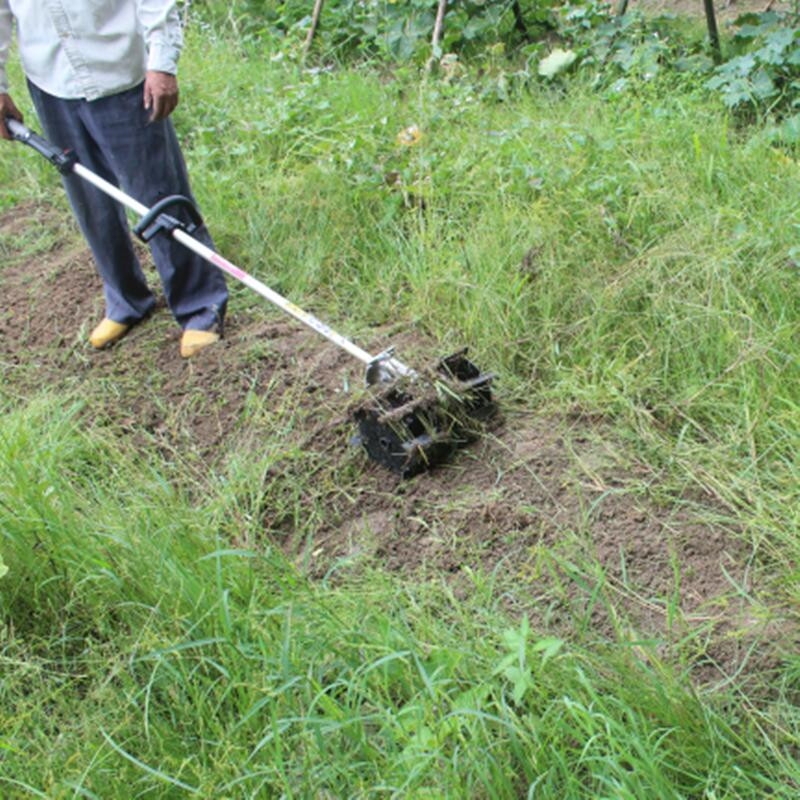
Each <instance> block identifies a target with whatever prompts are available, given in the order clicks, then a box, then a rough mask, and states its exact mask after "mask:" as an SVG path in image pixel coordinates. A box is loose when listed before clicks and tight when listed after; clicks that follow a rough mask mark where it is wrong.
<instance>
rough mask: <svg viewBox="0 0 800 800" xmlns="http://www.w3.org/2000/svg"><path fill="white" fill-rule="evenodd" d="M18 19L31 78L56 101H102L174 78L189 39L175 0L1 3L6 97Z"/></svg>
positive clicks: (0, 78) (0, 65) (0, 66)
mask: <svg viewBox="0 0 800 800" xmlns="http://www.w3.org/2000/svg"><path fill="white" fill-rule="evenodd" d="M15 20H16V29H17V45H18V49H19V55H20V59H21V61H22V67H23V69H24V71H25V74H26V75H27V77H28V78H29V79H30V80H31V81H32V82H33V83H34V84H35V85H36V86H38V87H39V88H40V89H42V90H43V91H45V92H47V93H48V94H51V95H54V96H55V97H63V98H70V99H78V98H83V99H86V100H96V99H97V98H99V97H106V96H107V95H112V94H117V93H118V92H122V91H125V90H126V89H130V88H131V87H133V86H136V85H137V84H138V83H140V82H141V81H142V80H143V79H144V74H145V70H159V71H161V72H169V73H170V74H172V75H174V74H176V72H177V67H178V57H179V55H180V50H181V46H182V44H183V39H182V35H181V27H180V19H179V17H178V12H177V9H176V5H175V0H0V93H2V92H8V77H7V75H6V69H5V64H6V59H7V58H8V51H9V47H10V44H11V37H12V30H13V25H14V21H15Z"/></svg>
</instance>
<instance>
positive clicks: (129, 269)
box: [0, 0, 228, 358]
mask: <svg viewBox="0 0 800 800" xmlns="http://www.w3.org/2000/svg"><path fill="white" fill-rule="evenodd" d="M14 23H16V30H17V45H18V49H19V54H20V59H21V61H22V66H23V70H24V72H25V74H26V77H27V82H28V89H29V91H30V95H31V98H32V100H33V104H34V107H35V109H36V113H37V115H38V117H39V120H40V122H41V125H42V127H43V128H44V132H45V135H46V136H47V138H48V139H50V141H52V142H53V143H54V144H56V145H57V146H59V147H62V148H65V149H66V148H69V149H70V150H72V151H74V153H75V154H76V155H77V157H78V160H79V161H80V163H81V164H83V165H84V166H85V167H86V168H87V169H90V170H91V171H92V172H95V173H97V174H98V175H100V176H101V177H103V178H105V179H106V180H107V181H109V182H111V183H113V184H115V185H117V186H119V187H120V188H122V190H123V191H125V192H126V193H127V194H129V195H131V196H132V197H134V198H136V199H137V200H138V201H139V202H141V203H143V204H144V205H146V206H152V205H154V204H155V203H156V202H157V201H158V200H160V199H161V198H163V197H166V196H168V195H171V194H181V195H185V196H187V197H191V190H190V187H189V180H188V176H187V172H186V166H185V164H184V161H183V156H182V154H181V151H180V146H179V144H178V140H177V137H176V135H175V130H174V128H173V125H172V122H171V120H170V119H169V115H170V114H171V113H172V111H173V110H174V109H175V107H176V105H177V104H178V82H177V78H176V71H177V62H178V57H179V55H180V50H181V46H182V44H183V39H182V35H181V29H180V20H179V18H178V13H177V9H176V7H175V2H174V0H93V2H91V3H89V2H85V0H83V1H82V0H0V138H3V139H9V138H10V135H9V132H8V130H7V129H6V125H5V122H4V120H5V118H6V117H11V118H13V119H17V120H19V121H20V122H21V121H22V114H21V113H20V112H19V110H18V108H17V107H16V105H15V104H14V101H13V100H12V98H11V96H10V95H9V93H8V92H9V86H8V80H7V76H6V69H5V65H6V60H7V57H8V51H9V46H10V42H11V37H12V28H13V26H14ZM64 186H65V188H66V190H67V195H68V197H69V200H70V204H71V206H72V209H73V211H74V213H75V216H76V217H77V220H78V223H79V225H80V227H81V230H82V231H83V234H84V236H85V237H86V240H87V242H88V243H89V246H90V248H91V250H92V254H93V255H94V260H95V263H96V265H97V271H98V273H99V274H100V277H101V278H102V280H103V288H104V295H105V304H106V313H105V318H104V319H103V320H102V321H101V322H100V324H99V325H98V326H97V327H96V328H95V329H94V330H93V331H92V333H91V335H90V337H89V342H90V343H91V345H92V346H93V347H95V348H98V349H100V348H104V347H107V346H108V345H110V344H112V343H113V342H116V341H117V340H118V339H120V338H121V337H122V336H124V335H125V334H126V333H127V332H128V331H129V330H130V328H131V327H132V326H134V325H136V324H137V323H138V322H141V321H142V320H143V319H144V318H145V317H146V316H147V315H148V314H149V313H150V311H151V310H152V308H153V306H154V304H155V299H154V297H153V294H152V293H151V291H150V289H149V288H148V286H147V284H146V282H145V278H144V274H143V272H142V268H141V266H140V264H139V261H138V259H137V257H136V254H135V252H134V248H133V243H132V241H131V236H130V234H129V231H128V225H127V220H126V216H125V213H124V211H123V209H122V207H121V206H120V205H119V204H118V203H117V202H116V201H114V200H112V199H111V198H109V197H108V196H107V195H105V194H104V193H102V192H101V191H100V190H99V189H97V188H95V187H94V186H92V185H90V184H88V183H86V182H85V181H83V180H82V179H81V178H79V177H77V176H76V175H66V176H64ZM194 235H195V236H196V237H197V238H198V239H199V240H200V241H202V242H203V243H204V244H206V245H208V246H209V247H211V246H212V242H211V237H210V236H209V234H208V231H207V230H206V229H205V227H202V228H201V229H200V230H199V231H197V232H196V233H195V234H194ZM150 247H151V252H152V254H153V261H154V262H155V265H156V269H157V270H158V273H159V277H160V278H161V283H162V286H163V289H164V294H165V296H166V299H167V304H168V305H169V308H170V310H171V311H172V314H173V316H174V317H175V319H176V320H177V322H178V324H179V325H180V326H181V328H182V329H183V334H182V336H181V345H180V353H181V355H182V356H183V357H184V358H189V357H191V356H193V355H195V354H196V353H198V352H199V351H200V350H202V349H203V348H204V347H207V346H208V345H210V344H213V343H214V342H216V341H217V340H218V339H219V338H220V336H221V335H222V323H223V318H224V316H225V308H226V305H227V300H228V294H227V289H226V285H225V278H224V276H223V274H222V273H221V272H220V271H219V270H217V269H216V268H215V267H212V266H210V265H208V264H207V263H206V262H205V261H204V260H202V259H201V258H199V257H198V256H196V255H195V254H194V253H192V252H191V251H190V250H188V249H187V248H185V247H183V246H182V245H180V244H178V243H177V242H175V241H174V240H173V239H172V237H170V236H169V235H165V234H161V235H158V236H156V237H155V238H154V239H152V240H151V243H150Z"/></svg>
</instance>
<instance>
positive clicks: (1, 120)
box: [0, 94, 24, 139]
mask: <svg viewBox="0 0 800 800" xmlns="http://www.w3.org/2000/svg"><path fill="white" fill-rule="evenodd" d="M6 117H11V119H16V120H19V121H20V122H23V121H24V120H23V119H22V114H21V113H20V111H19V109H18V108H17V107H16V106H15V105H14V101H13V100H12V99H11V95H9V94H0V139H10V138H11V134H10V133H9V132H8V128H6Z"/></svg>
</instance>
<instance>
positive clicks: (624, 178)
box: [0, 32, 800, 798]
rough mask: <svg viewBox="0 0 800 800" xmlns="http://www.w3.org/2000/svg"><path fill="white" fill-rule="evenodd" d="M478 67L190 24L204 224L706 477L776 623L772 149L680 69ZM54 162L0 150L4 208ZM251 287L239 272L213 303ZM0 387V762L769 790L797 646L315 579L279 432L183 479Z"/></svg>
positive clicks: (324, 297) (80, 770) (785, 261)
mask: <svg viewBox="0 0 800 800" xmlns="http://www.w3.org/2000/svg"><path fill="white" fill-rule="evenodd" d="M12 75H13V80H14V81H15V83H14V85H15V86H16V87H21V83H20V80H19V73H18V72H15V73H12ZM486 85H487V84H486V83H485V82H482V81H481V79H479V78H477V77H471V76H469V75H467V76H466V77H465V78H463V79H462V81H461V82H460V83H456V84H452V85H451V84H447V83H446V82H444V81H439V80H437V79H434V78H430V79H419V80H418V79H417V78H416V77H415V76H413V75H408V74H405V75H402V74H401V75H399V76H397V77H396V79H391V77H390V78H389V79H387V77H386V76H385V75H382V74H381V73H380V72H379V71H378V70H377V69H374V70H371V69H363V68H362V69H355V68H338V69H335V70H333V71H331V72H324V71H323V72H319V71H316V72H303V71H301V70H299V69H297V68H296V67H295V66H293V65H292V64H290V63H287V62H286V61H275V60H271V59H270V58H269V57H268V55H258V54H253V53H252V52H250V51H244V50H242V49H241V48H237V47H235V46H231V45H230V44H229V43H228V42H226V41H224V40H216V39H214V38H212V37H210V36H208V35H205V34H204V35H203V36H201V35H200V34H199V33H197V32H195V33H194V34H192V35H191V36H190V38H189V46H188V48H187V52H186V54H185V57H184V60H183V62H182V91H183V95H182V97H183V100H182V105H181V106H180V108H179V110H178V112H177V115H176V123H177V126H178V129H179V132H180V134H181V136H182V137H183V139H184V141H185V147H186V150H185V152H186V157H187V160H188V161H189V164H190V172H191V174H192V177H193V182H194V188H195V192H196V194H197V196H198V199H199V202H200V205H201V208H202V210H203V213H204V215H205V216H206V218H207V220H208V222H209V225H210V228H211V230H212V233H213V235H214V236H215V239H216V241H217V244H218V245H219V247H220V249H221V250H222V252H224V253H225V254H226V255H227V256H229V257H230V258H231V259H232V260H234V261H236V262H237V263H239V264H241V265H242V266H243V267H244V268H245V269H247V270H248V271H250V272H252V273H254V274H255V275H257V276H258V277H260V278H261V279H263V280H265V281H266V282H267V283H269V284H270V285H272V286H275V288H277V289H279V290H281V291H283V292H285V293H287V294H288V295H289V296H291V297H292V298H293V299H295V300H296V301H298V302H301V303H303V304H304V305H306V306H308V307H309V308H310V309H311V310H313V311H315V312H318V313H320V315H322V316H324V317H325V318H327V319H330V320H331V321H332V322H334V323H335V324H336V326H337V327H339V328H341V329H342V330H343V331H344V332H347V333H351V334H353V336H354V337H356V338H360V337H361V336H362V335H366V334H367V333H368V332H369V331H370V326H371V325H372V324H374V323H376V322H377V323H380V324H396V325H397V326H398V327H400V328H411V327H417V328H418V329H419V330H420V331H422V332H423V333H425V334H426V335H427V336H428V337H429V338H430V339H431V340H433V341H436V342H437V343H438V344H440V345H441V349H442V350H443V351H446V350H448V349H454V347H456V346H458V345H461V344H463V343H464V342H469V343H470V344H471V345H472V348H473V352H474V354H475V358H476V361H478V362H479V363H481V364H482V365H486V366H490V367H491V368H492V369H493V370H496V371H498V372H499V373H500V374H501V381H500V384H499V385H500V387H501V391H502V393H503V396H504V399H505V401H506V402H508V403H511V402H513V401H518V402H520V403H522V404H523V405H525V406H526V407H528V408H530V409H538V410H540V411H541V412H542V413H547V412H552V411H562V410H564V409H572V410H575V409H579V410H582V411H586V412H589V413H592V414H602V415H604V416H605V417H606V418H608V419H609V420H611V421H612V422H613V424H614V426H615V429H616V431H617V432H618V434H619V435H620V436H621V437H622V438H623V440H624V441H625V443H626V445H627V446H628V447H629V449H630V455H631V458H636V459H638V460H640V461H641V462H642V463H646V464H648V465H650V466H651V467H652V468H653V469H654V470H656V471H658V474H659V475H660V476H661V478H662V480H661V482H660V484H659V486H658V487H657V488H655V487H654V488H653V490H652V491H654V492H658V493H660V495H659V500H660V501H661V502H663V503H666V504H669V503H670V502H675V501H676V500H677V498H679V497H681V495H682V493H684V492H685V491H686V490H687V489H692V490H701V491H703V492H707V493H710V494H712V495H713V496H715V497H716V498H717V500H718V501H719V503H720V504H721V505H722V507H723V508H725V510H726V512H727V513H728V514H729V515H730V519H731V520H733V521H734V522H735V523H736V525H737V526H738V528H739V529H740V531H741V535H742V536H743V537H744V539H745V540H746V541H749V542H752V544H753V548H754V550H756V551H757V554H758V557H759V559H760V563H761V564H762V566H763V569H764V570H765V571H767V570H768V571H769V572H770V574H772V575H774V578H773V579H772V582H771V584H770V586H771V588H773V589H774V596H773V597H762V598H757V599H758V601H759V602H760V603H762V604H763V606H764V607H765V611H764V613H765V615H767V616H771V615H774V616H780V617H782V618H783V619H786V620H788V621H790V622H793V623H795V624H796V621H797V604H798V601H799V600H800V595H799V594H798V589H797V585H798V584H797V580H796V578H797V568H796V564H797V562H798V557H800V545H799V544H798V536H797V533H798V529H800V518H798V511H797V509H798V508H800V502H798V500H800V498H799V497H798V486H800V470H799V468H798V460H797V457H796V453H797V449H798V443H799V442H798V429H800V389H799V388H798V387H800V369H799V368H798V359H797V350H798V317H799V314H798V312H800V301H798V292H797V289H798V285H797V283H798V281H797V275H798V273H797V266H796V264H795V262H794V261H793V258H794V257H793V256H792V251H793V249H794V248H795V247H796V245H795V238H796V219H795V217H796V211H797V203H796V199H795V198H796V183H797V180H798V177H799V176H800V167H798V165H797V164H796V163H795V162H794V161H793V160H791V159H789V160H787V159H786V156H785V155H783V154H781V153H778V152H776V151H775V150H774V149H773V148H772V147H771V145H770V143H769V141H768V140H767V139H766V138H765V137H764V136H762V135H760V134H759V132H758V131H757V130H752V129H751V130H745V131H739V130H735V129H733V128H732V127H731V126H730V124H729V122H728V120H727V119H726V117H725V115H724V113H723V112H722V110H721V109H720V108H719V107H718V106H717V105H715V104H714V103H713V101H711V100H709V99H708V98H707V97H705V96H703V95H702V94H700V93H698V92H697V91H695V90H694V89H693V88H692V87H690V86H685V85H681V84H677V83H668V84H664V85H659V86H655V87H652V86H648V85H643V86H640V87H637V88H636V90H635V91H630V92H628V93H624V94H621V95H619V96H613V95H606V96H599V95H596V94H593V93H592V92H591V91H589V90H588V89H586V88H585V87H583V86H581V85H580V84H579V83H577V84H576V85H575V86H573V87H571V88H570V91H569V92H567V93H556V92H555V91H548V90H546V89H544V88H541V87H538V88H537V87H533V88H531V89H530V91H524V92H519V93H512V96H511V97H510V98H509V99H507V100H506V101H504V102H498V101H497V100H496V99H493V97H492V96H488V97H486V96H482V91H483V90H484V89H485V88H486ZM15 96H16V98H17V100H20V98H21V96H22V91H21V89H19V88H18V89H17V91H16V95H15ZM28 119H29V121H31V122H32V120H33V117H32V115H30V114H29V115H28ZM411 124H416V125H418V126H419V127H420V129H421V130H422V133H423V138H422V140H421V142H420V144H419V145H418V146H417V147H411V148H405V147H402V146H401V145H399V144H398V143H397V140H396V135H397V133H398V132H399V131H401V130H402V129H404V128H405V127H407V126H409V125H411ZM790 155H791V154H790ZM49 170H50V168H49V167H47V165H45V164H43V163H41V159H39V158H38V157H37V156H35V155H34V154H33V153H28V152H25V151H24V150H23V149H22V148H18V149H11V148H10V147H7V148H3V153H2V159H0V187H3V188H2V190H0V211H2V210H5V209H8V208H12V207H14V206H15V205H17V204H18V203H20V202H22V201H24V200H27V199H30V198H33V199H42V198H44V197H47V196H49V195H52V194H54V193H57V191H58V189H57V186H58V179H57V177H56V176H54V175H52V174H51V172H50V171H49ZM398 181H399V183H398ZM421 202H424V209H422V208H421V207H420V203H421ZM27 236H28V234H24V235H23V238H25V243H24V246H25V248H28V250H26V252H30V253H31V254H35V253H36V252H37V247H45V246H46V244H44V243H42V242H41V241H39V240H38V238H37V237H32V238H31V239H30V241H28V239H27ZM18 244H19V242H16V243H15V250H18V249H19V248H17V245H18ZM261 304H262V301H260V300H258V299H257V298H254V297H253V296H252V295H251V294H250V293H248V292H246V291H244V290H239V289H236V290H235V296H234V300H233V303H232V306H233V313H237V311H238V312H239V313H243V312H244V311H245V310H246V309H250V310H253V311H254V313H256V309H258V308H259V307H260V306H261ZM402 355H403V356H404V357H405V356H413V355H414V354H405V353H404V354H402ZM4 402H5V405H4V411H5V414H4V416H3V418H2V420H0V475H2V476H3V479H2V481H0V552H1V553H2V556H3V561H4V562H5V563H6V564H7V565H8V567H9V573H8V574H7V575H6V576H5V577H3V578H2V579H0V614H1V615H2V620H3V626H2V629H0V676H2V679H1V680H0V760H1V761H2V769H0V786H2V789H3V793H4V794H6V795H8V796H22V797H24V796H41V797H59V798H60V797H64V798H66V797H129V796H131V795H147V796H157V797H182V796H189V795H192V794H196V795H198V796H201V797H255V796H264V797H315V798H324V797H379V796H391V797H415V798H428V797H430V798H441V797H448V798H450V797H452V798H461V797H487V798H516V797H525V796H529V797H575V798H583V797H613V798H641V797H658V798H672V797H674V798H701V797H705V798H750V797H760V796H766V795H769V796H776V797H787V798H789V797H793V796H795V795H796V791H797V785H798V781H800V770H798V767H797V762H796V752H797V746H798V736H799V734H800V730H799V728H798V726H799V725H800V716H799V715H798V712H797V690H798V685H800V669H799V668H798V667H799V665H800V662H798V660H797V658H796V657H795V658H793V657H791V656H790V657H788V658H787V659H786V660H785V662H784V663H783V664H782V666H781V667H780V669H779V671H778V672H777V675H778V679H777V683H776V684H775V685H772V686H764V685H760V686H757V690H752V691H751V688H752V682H751V683H750V684H748V687H747V692H746V691H745V689H744V688H743V686H742V685H740V684H739V683H738V682H737V680H735V679H733V680H732V681H731V682H730V684H729V685H727V686H724V687H721V688H720V687H718V688H717V689H716V691H713V692H711V691H709V692H703V691H700V690H698V689H696V688H695V687H694V686H693V685H692V684H691V682H690V681H689V680H688V679H687V678H686V676H685V675H683V674H682V673H681V671H680V663H681V658H686V657H687V653H689V652H691V651H692V648H695V647H697V646H699V644H698V642H697V641H691V640H690V641H687V642H685V643H683V644H682V645H680V644H679V650H680V647H681V646H682V647H683V648H684V649H683V652H679V654H678V659H677V664H678V666H677V667H676V663H675V661H674V660H672V659H669V658H665V657H662V655H661V654H660V651H659V650H658V648H657V647H656V646H654V645H653V643H648V642H630V641H628V640H626V639H625V637H624V636H620V637H619V639H618V640H617V641H613V642H597V641H593V640H592V638H591V637H590V636H575V638H574V640H572V639H567V638H564V639H563V640H560V639H559V640H554V639H553V638H552V636H549V635H548V634H547V633H546V632H544V631H536V630H530V629H529V628H528V626H527V623H526V622H525V621H523V620H520V619H517V618H514V617H513V616H512V615H509V614H508V612H507V610H506V609H505V607H504V604H503V599H504V597H506V596H507V595H506V592H507V591H508V590H509V587H508V586H505V585H502V584H501V583H500V582H499V581H500V579H499V578H497V577H496V576H492V575H483V574H480V573H479V572H475V573H474V574H472V575H471V577H470V579H469V580H470V582H471V583H470V585H469V586H468V591H466V592H463V593H459V595H458V597H456V595H455V593H454V592H453V590H452V588H451V587H449V586H448V585H447V583H446V582H445V581H444V580H443V579H441V578H440V577H439V576H433V577H431V576H418V577H416V578H415V579H413V580H411V579H409V580H403V579H399V578H391V577H389V576H387V575H385V574H384V573H382V572H381V571H380V568H379V566H378V565H375V564H370V563H366V564H358V565H356V566H355V567H353V568H350V566H349V565H348V564H347V563H343V564H341V565H339V568H338V569H337V570H335V571H334V572H333V573H332V574H331V575H329V576H328V579H326V580H321V581H316V582H314V581H311V580H310V579H308V578H307V577H305V575H304V573H303V570H302V569H298V568H297V566H296V565H294V564H292V563H290V562H289V561H288V560H287V559H286V557H285V556H284V555H283V554H282V552H281V550H280V542H279V541H265V539H264V533H263V525H262V520H261V518H260V513H259V512H260V511H261V510H262V509H264V508H269V509H270V513H271V514H272V515H273V517H274V518H275V519H285V520H287V525H286V527H288V528H289V529H290V530H291V531H292V535H294V536H297V537H300V538H301V539H302V537H304V536H311V535H312V534H313V530H314V527H315V525H316V524H317V523H318V522H319V520H320V519H322V518H323V517H324V515H325V514H326V504H325V500H326V492H327V491H333V490H334V489H335V488H336V487H334V486H331V485H322V486H320V485H317V483H316V481H318V480H320V479H319V478H318V477H317V476H316V474H315V472H314V470H313V469H311V467H312V466H313V465H312V464H311V459H312V456H311V455H309V454H308V453H304V452H299V451H289V452H287V451H284V450H282V449H281V448H282V443H281V438H280V433H281V431H280V430H277V429H273V430H272V433H273V434H274V437H273V438H271V439H270V438H269V437H265V438H267V439H268V441H267V443H266V444H265V443H263V442H262V443H260V445H259V446H260V447H261V450H262V452H261V456H262V457H261V458H259V457H257V456H256V455H254V452H255V447H254V448H253V451H250V450H247V449H245V450H244V451H242V452H238V453H232V454H231V455H230V458H229V460H228V462H227V463H226V464H224V465H223V466H221V467H220V469H219V471H218V472H215V473H212V474H209V475H202V474H200V473H199V472H198V470H197V467H196V465H194V464H193V462H192V459H191V453H187V454H186V455H185V458H182V457H181V456H178V455H175V457H174V458H172V459H170V461H169V462H167V461H165V460H162V459H161V458H160V457H159V456H158V455H157V454H155V453H156V451H155V450H154V451H153V453H154V454H153V455H146V454H145V453H143V452H141V451H137V450H135V449H134V447H133V445H132V444H131V443H130V442H129V441H127V440H125V439H124V438H120V437H117V436H116V435H115V432H114V430H113V428H112V429H109V430H104V429H98V430H94V431H92V430H90V431H86V430H84V429H82V427H81V425H80V423H79V419H80V417H79V411H80V405H79V404H76V405H74V406H71V405H70V403H71V402H72V400H70V399H68V400H67V401H66V402H65V400H64V398H63V397H60V396H59V397H56V396H49V395H47V394H44V395H41V396H36V397H30V398H26V399H25V400H24V401H21V402H20V401H15V402H13V403H12V402H11V401H4ZM262 402H266V401H262ZM262 411H263V408H262V406H261V405H260V403H259V400H258V399H256V398H254V399H253V403H252V405H251V407H250V408H249V411H248V413H249V414H251V415H252V417H253V418H255V417H256V416H258V415H259V414H261V413H262ZM263 416H264V419H263V420H262V421H263V423H264V429H266V430H269V427H268V424H269V421H268V420H267V419H266V415H263ZM299 421H302V420H301V419H300V420H299ZM297 422H298V418H295V417H293V416H291V417H290V418H288V420H286V421H285V424H287V425H292V424H295V423H297ZM263 451H265V452H263ZM272 456H274V457H276V458H280V459H281V461H280V463H282V464H284V465H285V466H286V474H284V475H277V476H276V475H275V474H274V473H270V474H267V472H266V470H265V464H266V463H267V461H268V457H272ZM340 479H341V481H342V484H343V485H342V487H341V491H347V490H349V489H352V487H353V486H354V485H357V480H358V479H357V476H354V475H350V474H344V475H342V476H340ZM309 498H312V499H313V501H314V502H313V503H312V504H310V505H309ZM453 535H455V534H453ZM242 543H244V544H242ZM559 557H560V554H559V553H553V554H552V558H554V559H556V560H557V559H558V558H559ZM564 558H566V556H564ZM575 570H576V573H577V574H578V576H579V577H580V576H581V575H583V576H584V577H585V575H586V574H587V573H589V572H590V571H591V568H590V567H580V568H577V567H575ZM790 629H792V628H790Z"/></svg>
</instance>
